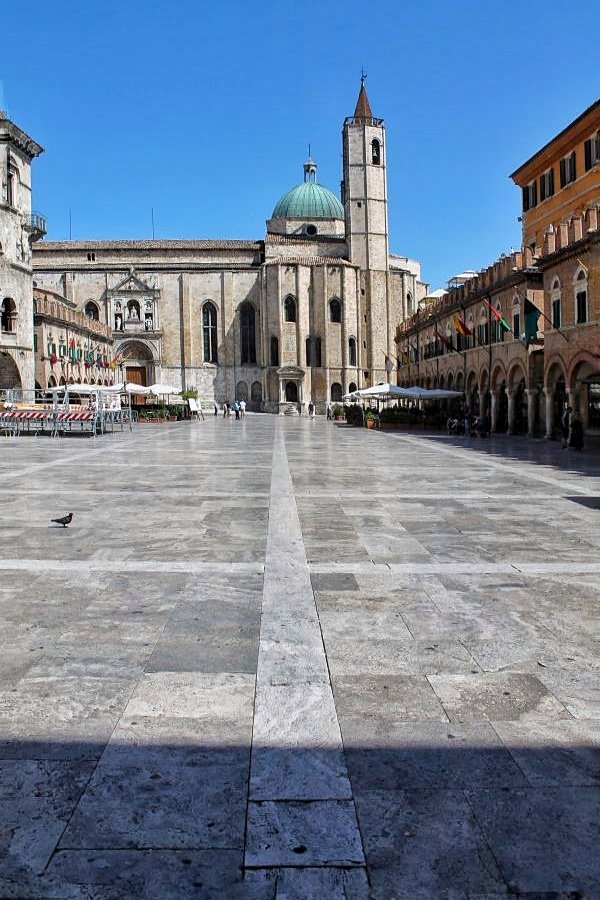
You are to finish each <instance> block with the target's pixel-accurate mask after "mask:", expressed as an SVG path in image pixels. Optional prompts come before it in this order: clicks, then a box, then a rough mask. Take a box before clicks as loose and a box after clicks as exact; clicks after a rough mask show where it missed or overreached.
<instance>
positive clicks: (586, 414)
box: [566, 350, 600, 430]
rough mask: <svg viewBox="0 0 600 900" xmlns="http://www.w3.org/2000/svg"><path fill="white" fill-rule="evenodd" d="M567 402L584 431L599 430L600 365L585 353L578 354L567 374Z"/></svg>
mask: <svg viewBox="0 0 600 900" xmlns="http://www.w3.org/2000/svg"><path fill="white" fill-rule="evenodd" d="M566 383H567V400H568V402H569V405H570V406H572V407H573V413H574V414H577V415H579V417H580V419H581V421H582V423H583V427H584V428H585V429H586V430H589V429H593V430H596V429H600V365H599V360H598V359H597V358H596V357H595V356H592V354H591V353H589V352H587V351H585V350H584V351H581V352H580V353H578V354H577V355H576V356H575V357H574V358H573V360H572V361H571V364H570V365H569V369H568V372H567V378H566Z"/></svg>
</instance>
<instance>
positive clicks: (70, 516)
mask: <svg viewBox="0 0 600 900" xmlns="http://www.w3.org/2000/svg"><path fill="white" fill-rule="evenodd" d="M72 519H73V513H72V512H70V513H67V514H66V516H62V517H61V518H60V519H50V521H51V522H56V524H57V525H62V527H63V528H66V527H67V525H70V524H71V520H72Z"/></svg>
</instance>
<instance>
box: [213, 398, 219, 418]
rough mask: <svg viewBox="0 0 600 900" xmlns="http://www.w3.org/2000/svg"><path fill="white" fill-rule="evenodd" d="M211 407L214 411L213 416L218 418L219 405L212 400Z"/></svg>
mask: <svg viewBox="0 0 600 900" xmlns="http://www.w3.org/2000/svg"><path fill="white" fill-rule="evenodd" d="M213 407H214V410H215V416H218V415H219V404H218V403H217V401H216V400H213Z"/></svg>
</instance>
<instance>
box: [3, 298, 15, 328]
mask: <svg viewBox="0 0 600 900" xmlns="http://www.w3.org/2000/svg"><path fill="white" fill-rule="evenodd" d="M0 330H2V331H9V332H13V331H16V330H17V306H16V303H15V301H14V300H11V298H10V297H5V298H4V300H3V301H2V304H0Z"/></svg>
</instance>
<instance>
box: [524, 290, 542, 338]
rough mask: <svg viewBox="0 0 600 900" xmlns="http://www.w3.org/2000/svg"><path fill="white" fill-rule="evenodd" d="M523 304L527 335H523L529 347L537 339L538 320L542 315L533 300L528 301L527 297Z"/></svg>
mask: <svg viewBox="0 0 600 900" xmlns="http://www.w3.org/2000/svg"><path fill="white" fill-rule="evenodd" d="M523 302H524V308H523V314H524V318H525V334H524V335H523V338H524V344H525V346H526V347H529V345H530V344H531V343H532V342H533V341H534V340H535V338H536V337H537V332H538V319H539V317H540V316H541V314H542V313H541V310H539V309H538V308H537V306H536V305H535V304H534V303H532V302H531V300H528V299H527V297H525V298H524V301H523Z"/></svg>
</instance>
